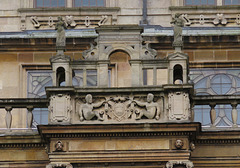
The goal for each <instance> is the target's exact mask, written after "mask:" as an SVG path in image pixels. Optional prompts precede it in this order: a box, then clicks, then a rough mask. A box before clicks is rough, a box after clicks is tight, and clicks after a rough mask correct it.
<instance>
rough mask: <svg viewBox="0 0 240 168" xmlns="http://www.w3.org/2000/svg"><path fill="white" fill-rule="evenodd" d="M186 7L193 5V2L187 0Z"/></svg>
mask: <svg viewBox="0 0 240 168" xmlns="http://www.w3.org/2000/svg"><path fill="white" fill-rule="evenodd" d="M185 4H186V5H193V3H192V0H185Z"/></svg>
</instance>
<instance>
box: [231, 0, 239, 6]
mask: <svg viewBox="0 0 240 168" xmlns="http://www.w3.org/2000/svg"><path fill="white" fill-rule="evenodd" d="M239 4H240V3H239V0H232V5H239Z"/></svg>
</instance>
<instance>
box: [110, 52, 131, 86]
mask: <svg viewBox="0 0 240 168" xmlns="http://www.w3.org/2000/svg"><path fill="white" fill-rule="evenodd" d="M130 59H131V57H130V55H129V54H128V52H125V51H124V50H114V51H112V52H111V53H110V55H109V60H110V66H109V68H108V69H109V71H110V78H109V81H110V82H109V83H110V86H112V87H130V86H131V85H132V80H131V78H132V68H131V65H130V63H129V60H130Z"/></svg>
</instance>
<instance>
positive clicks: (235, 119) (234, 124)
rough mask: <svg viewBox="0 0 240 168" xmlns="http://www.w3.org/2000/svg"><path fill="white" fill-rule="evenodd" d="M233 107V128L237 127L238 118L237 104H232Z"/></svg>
mask: <svg viewBox="0 0 240 168" xmlns="http://www.w3.org/2000/svg"><path fill="white" fill-rule="evenodd" d="M231 105H232V122H233V125H232V127H237V118H238V112H237V102H233V103H231Z"/></svg>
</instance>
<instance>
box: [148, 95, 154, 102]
mask: <svg viewBox="0 0 240 168" xmlns="http://www.w3.org/2000/svg"><path fill="white" fill-rule="evenodd" d="M153 98H154V95H153V94H152V93H148V95H147V102H148V103H151V102H152V101H153Z"/></svg>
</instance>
